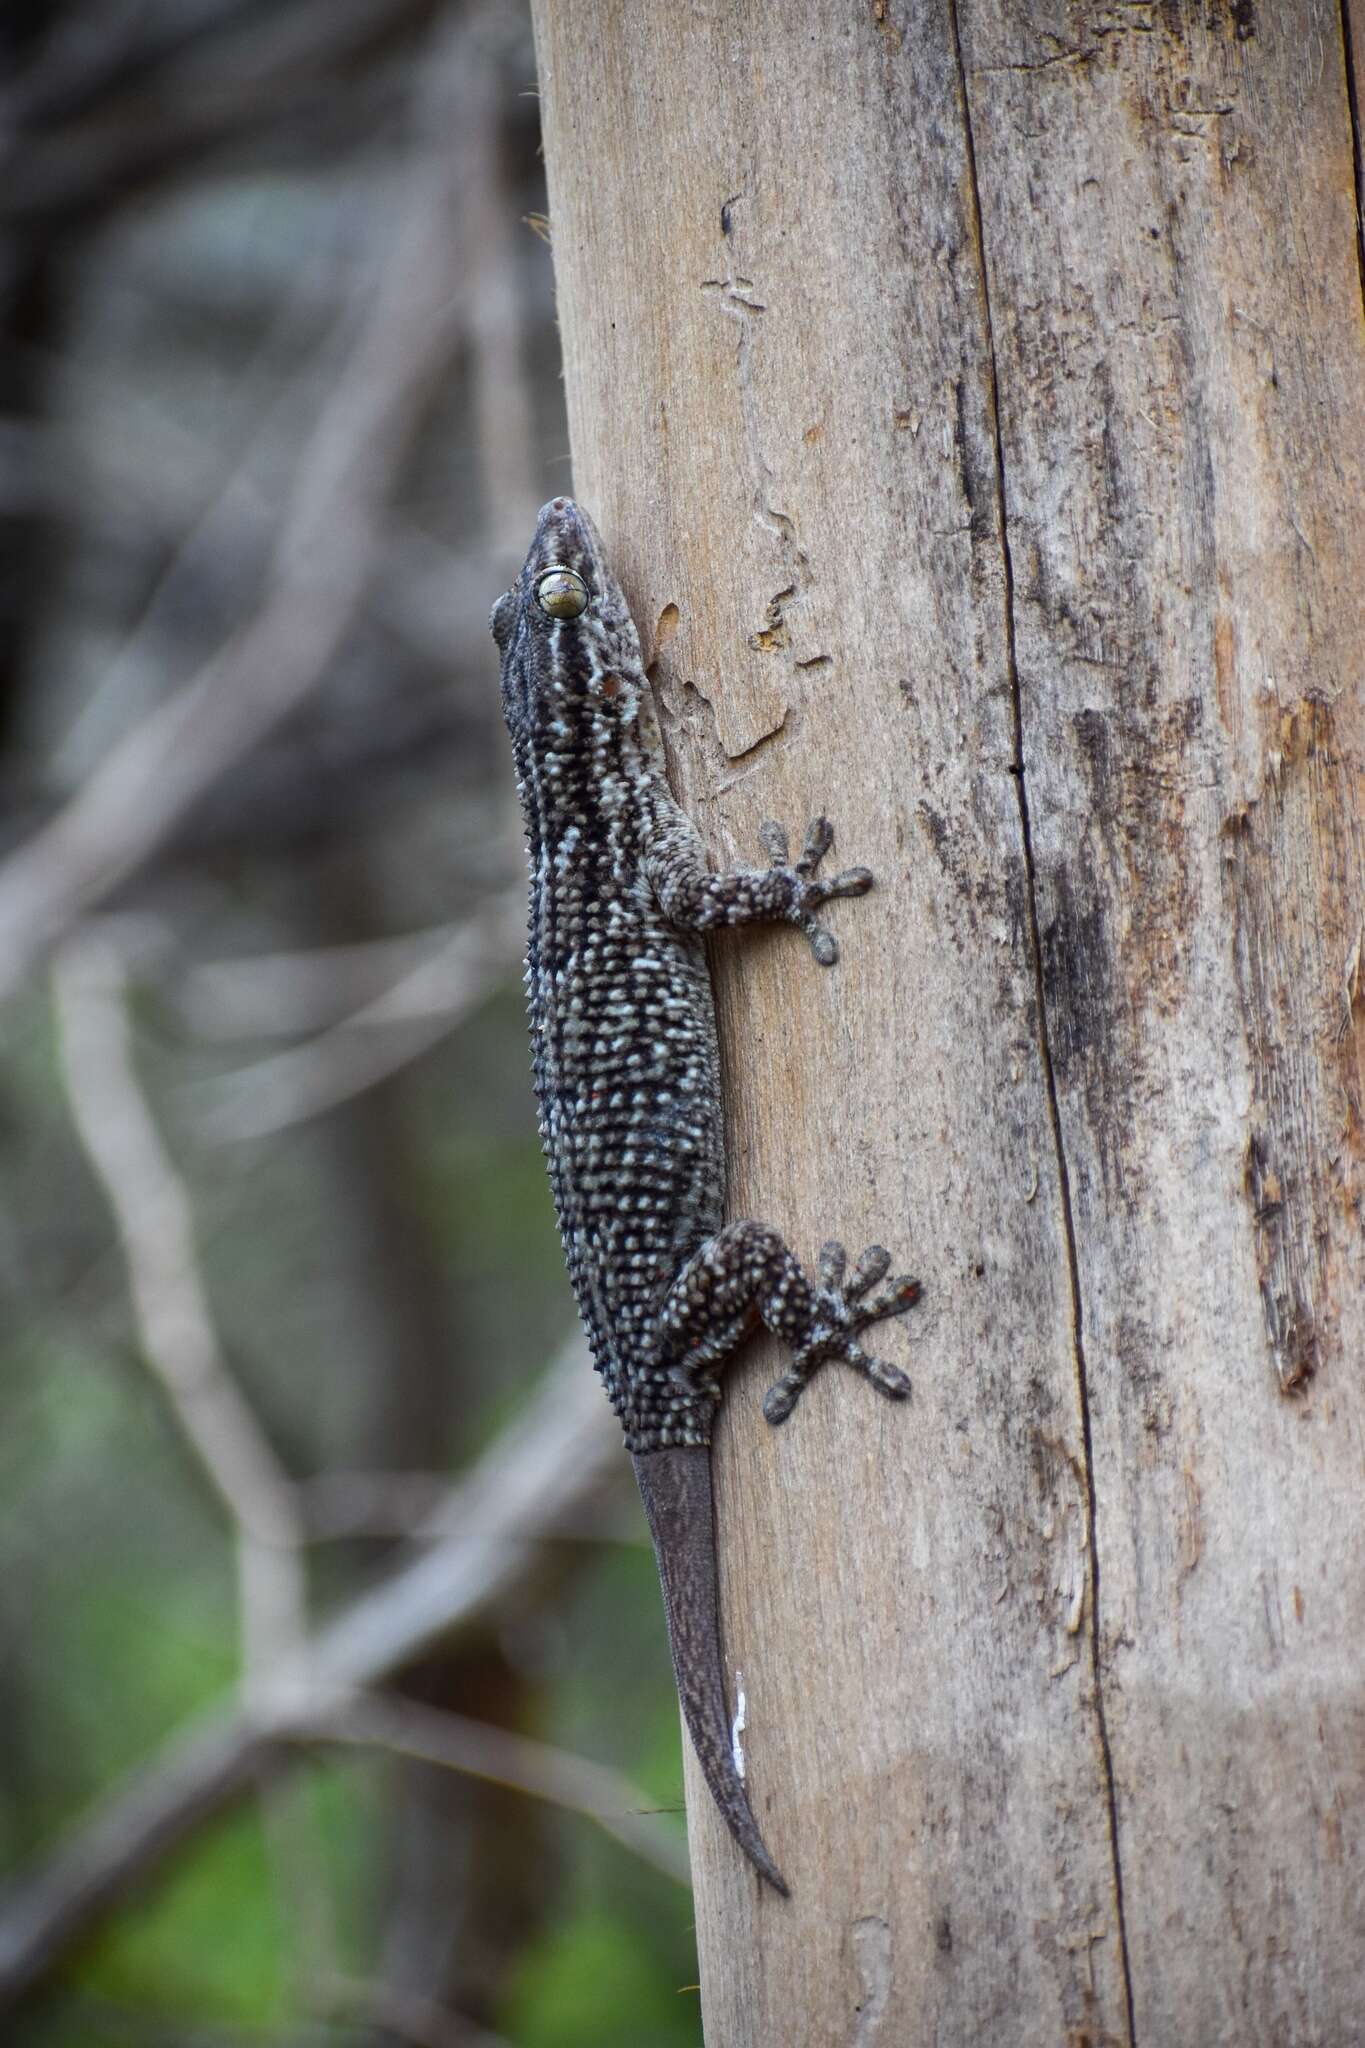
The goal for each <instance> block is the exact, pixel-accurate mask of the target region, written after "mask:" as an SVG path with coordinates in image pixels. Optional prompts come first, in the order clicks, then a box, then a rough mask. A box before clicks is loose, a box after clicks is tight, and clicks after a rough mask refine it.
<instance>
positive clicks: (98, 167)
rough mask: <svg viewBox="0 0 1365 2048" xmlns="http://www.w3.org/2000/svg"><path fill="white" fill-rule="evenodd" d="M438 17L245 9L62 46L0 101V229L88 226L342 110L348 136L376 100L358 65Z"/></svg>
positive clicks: (426, 9)
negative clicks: (2, 141) (368, 96)
mask: <svg viewBox="0 0 1365 2048" xmlns="http://www.w3.org/2000/svg"><path fill="white" fill-rule="evenodd" d="M437 4H438V0H295V4H293V5H292V6H279V5H277V6H275V7H274V8H266V7H262V6H257V5H252V4H250V0H247V4H242V5H238V6H236V7H233V8H230V9H229V8H225V9H223V10H221V12H220V13H219V14H218V16H217V19H216V20H214V21H212V22H210V23H207V24H205V23H204V22H203V21H202V20H201V21H200V22H198V23H196V24H195V25H194V26H193V28H192V29H191V30H190V31H189V32H188V33H185V32H184V31H183V30H182V31H181V32H180V33H177V32H176V28H175V24H174V23H173V22H172V23H171V24H170V25H169V28H168V27H167V25H166V24H165V23H164V22H163V23H162V24H160V26H159V30H158V29H156V28H154V30H153V33H152V34H150V35H149V34H147V33H146V31H145V29H144V27H143V24H142V22H141V21H140V20H139V19H138V16H139V15H141V14H142V12H143V10H141V9H134V10H132V21H133V27H132V32H131V33H130V34H128V35H127V36H126V37H125V38H124V39H123V40H122V41H121V42H120V41H119V40H118V39H116V38H114V37H110V38H108V39H106V41H105V42H104V44H103V47H101V46H100V45H99V44H98V43H96V42H95V41H94V40H93V39H90V38H87V39H86V40H85V42H84V43H80V42H78V41H77V39H75V38H72V37H68V45H69V47H67V48H66V49H62V48H60V47H59V48H58V49H57V50H56V51H55V52H54V51H45V52H44V55H43V57H42V58H40V59H39V60H38V61H37V62H36V63H35V65H34V66H33V67H32V68H31V70H30V71H29V73H28V74H26V75H25V76H23V77H21V78H19V79H16V80H15V81H14V83H13V85H12V86H11V88H10V90H9V91H8V92H7V93H6V94H5V95H4V98H3V99H2V100H0V124H2V125H3V129H4V132H5V133H6V135H7V136H9V137H10V138H12V140H11V146H10V149H9V151H8V153H7V155H6V157H5V158H4V159H2V160H0V162H2V163H3V176H0V220H4V221H5V222H6V223H7V224H18V223H23V224H25V225H33V226H37V225H40V224H41V225H43V226H48V225H50V224H53V223H69V222H73V221H75V222H81V221H84V220H85V219H88V218H90V217H93V216H96V215H99V214H102V213H106V212H108V211H109V209H110V208H111V207H113V206H117V205H119V204H121V203H122V202H124V201H125V200H126V199H127V198H128V197H129V196H130V195H131V194H132V193H134V192H136V191H138V190H139V189H142V188H145V187H146V186H148V185H150V184H154V183H156V182H157V181H158V180H159V179H161V178H164V177H166V176H168V175H170V174H172V173H174V174H178V175H183V174H184V173H185V172H186V171H187V170H189V169H192V168H193V166H194V165H195V164H196V163H197V162H198V161H199V160H200V159H202V158H203V157H205V156H208V155H210V154H211V153H213V152H214V151H216V150H220V149H223V148H225V147H227V146H229V145H231V144H233V143H235V142H238V141H240V140H245V139H247V138H250V139H251V140H252V141H253V142H256V143H259V141H260V140H261V138H262V136H263V134H265V133H268V132H269V131H271V130H279V131H281V132H282V133H283V134H284V135H286V136H288V137H289V139H290V140H295V141H296V140H297V136H298V131H299V129H300V128H301V127H302V126H303V125H304V124H306V123H312V124H317V123H321V124H322V125H323V126H324V127H327V126H334V125H335V124H336V121H337V116H338V113H339V112H340V111H341V110H342V109H344V110H345V111H346V113H347V114H348V115H349V117H350V123H351V127H352V132H353V131H354V124H355V118H356V113H357V109H356V106H355V100H356V98H357V96H359V95H363V94H365V93H366V92H368V91H369V90H370V89H371V88H370V84H369V74H368V73H367V71H366V69H363V68H358V67H361V66H362V60H364V59H365V58H366V57H367V56H368V55H369V54H370V53H371V52H372V51H373V50H375V49H376V48H377V47H378V46H379V45H380V44H382V43H383V42H385V41H388V40H392V39H394V38H395V37H397V36H399V35H401V34H402V33H404V32H405V31H407V30H410V29H412V28H414V27H416V26H419V25H420V24H421V22H422V21H423V20H425V19H426V18H427V17H429V16H430V15H432V13H433V12H434V11H435V9H436V6H437ZM371 69H372V67H371ZM346 83H350V85H351V88H352V89H351V92H350V93H349V94H345V95H343V94H342V92H341V87H342V86H343V85H344V84H346Z"/></svg>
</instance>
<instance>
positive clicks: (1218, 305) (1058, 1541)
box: [536, 0, 1365, 2048]
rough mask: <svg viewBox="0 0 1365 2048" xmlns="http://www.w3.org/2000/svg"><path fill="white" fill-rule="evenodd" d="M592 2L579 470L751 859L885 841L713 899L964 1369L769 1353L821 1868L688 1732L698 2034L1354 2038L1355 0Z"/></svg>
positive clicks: (1360, 1605) (773, 1527) (849, 1200)
mask: <svg viewBox="0 0 1365 2048" xmlns="http://www.w3.org/2000/svg"><path fill="white" fill-rule="evenodd" d="M536 11H537V35H538V43H539V50H540V59H541V93H542V98H543V103H544V116H545V132H546V151H547V163H548V168H549V174H550V183H551V216H552V227H553V234H554V247H555V261H556V270H557V276H558V283H559V293H560V314H561V323H562V328H563V338H564V349H565V368H566V379H567V389H568V399H569V412H570V421H571V431H572V440H573V457H574V486H575V489H576V490H577V492H578V494H579V495H580V496H581V497H582V498H583V500H584V502H585V503H586V504H587V505H588V506H589V507H590V509H592V510H593V512H594V513H595V514H596V515H597V516H598V518H599V521H600V523H601V525H602V527H603V530H604V532H605V534H606V536H607V539H608V541H609V543H610V544H611V545H612V546H613V547H614V549H615V552H616V556H617V560H618V564H619V566H620V568H621V571H622V574H623V579H624V581H625V582H626V585H627V588H628V590H629V591H630V593H631V595H632V598H633V600H634V602H635V604H636V606H637V617H638V619H639V621H640V625H641V630H642V636H643V638H644V641H645V645H646V651H647V654H648V653H649V652H650V651H651V650H654V651H655V652H656V653H657V669H656V678H657V684H658V689H659V694H660V698H661V706H662V711H663V719H664V726H665V732H666V737H667V742H668V746H669V750H670V757H671V761H672V765H673V768H674V772H675V775H676V779H677V785H678V787H679V790H680V793H681V794H682V795H683V797H684V799H685V801H686V802H687V803H688V805H689V807H690V809H691V810H692V812H693V814H694V816H696V817H697V819H698V821H699V823H700V824H701V826H702V829H703V831H704V833H705V834H706V836H707V839H708V842H709V844H710V846H711V847H712V849H713V853H714V855H715V857H716V859H717V861H718V862H721V861H730V860H733V859H735V858H737V857H747V856H749V855H751V854H752V853H753V851H754V848H755V845H756V833H757V827H758V824H759V821H760V820H761V819H762V818H764V817H766V816H777V817H780V818H783V819H784V820H786V821H787V822H788V823H789V824H790V825H791V826H792V827H793V828H794V829H799V827H800V826H801V825H802V824H803V823H804V821H805V819H806V817H807V816H808V815H809V814H810V813H812V812H813V811H815V810H816V809H819V808H822V807H823V808H828V809H829V810H830V812H831V814H832V815H833V817H834V820H835V824H836V827H837V830H838V834H839V838H838V845H837V849H836V853H837V855H838V856H841V857H842V858H843V859H844V860H847V861H866V862H867V863H868V864H869V865H870V866H871V867H873V868H874V869H875V871H876V873H877V876H878V881H879V887H878V889H877V891H876V893H875V894H874V895H873V896H872V897H870V898H868V899H867V900H866V901H865V902H863V903H860V904H849V905H843V906H839V908H838V910H837V912H836V916H835V923H836V927H837V930H838V933H839V936H840V939H841V942H842V944H843V958H842V960H841V962H840V964H839V966H838V967H837V968H835V969H834V970H833V971H832V972H830V973H829V974H821V973H820V971H819V970H818V969H816V968H815V967H814V966H813V965H812V963H811V961H810V959H809V957H808V955H807V954H806V952H805V949H804V948H803V946H802V945H801V943H800V942H799V941H798V940H797V939H796V937H795V936H794V935H791V934H779V935H772V936H762V937H748V938H742V937H741V938H732V939H731V940H730V941H729V942H728V943H726V944H724V945H722V946H718V947H717V951H716V958H717V962H718V967H719V986H720V998H721V1010H722V1030H723V1035H724V1045H725V1055H726V1060H727V1065H728V1075H729V1084H730V1093H729V1113H730V1137H731V1145H732V1175H731V1183H732V1184H731V1192H730V1211H731V1213H732V1214H736V1215H739V1214H758V1215H760V1216H763V1217H765V1218H767V1219H769V1220H771V1221H773V1222H775V1223H777V1224H779V1225H781V1226H782V1227H784V1228H785V1229H786V1230H787V1231H788V1232H789V1233H790V1235H791V1238H792V1241H793V1243H794V1245H795V1247H796V1249H797V1250H798V1251H799V1252H800V1253H802V1254H803V1255H804V1256H806V1257H807V1258H810V1257H812V1256H813V1255H814V1252H815V1250H816V1247H817V1245H818V1244H819V1242H820V1240H821V1239H822V1238H823V1237H824V1236H826V1235H829V1234H833V1233H835V1232H837V1233H838V1234H839V1235H841V1236H844V1237H846V1239H847V1240H848V1241H849V1243H850V1245H851V1247H852V1248H853V1249H857V1248H859V1247H860V1246H861V1245H862V1244H863V1243H865V1242H867V1241H868V1240H869V1239H872V1238H880V1239H883V1240H884V1241H886V1242H887V1243H888V1244H889V1245H890V1246H891V1247H892V1249H893V1251H894V1252H895V1253H896V1254H897V1255H898V1257H901V1256H904V1257H907V1258H908V1260H909V1263H910V1264H911V1266H912V1268H913V1269H914V1270H916V1271H919V1272H920V1273H921V1274H922V1275H923V1276H924V1278H925V1279H926V1281H927V1283H928V1294H927V1297H926V1305H925V1307H924V1308H922V1309H921V1310H919V1311H918V1312H917V1316H916V1317H915V1318H914V1319H912V1320H911V1321H910V1322H908V1323H907V1324H905V1325H903V1326H902V1327H901V1328H900V1329H899V1330H895V1329H893V1330H892V1331H891V1332H890V1333H889V1334H888V1335H887V1337H886V1339H885V1342H884V1348H885V1350H886V1352H887V1354H888V1355H889V1356H893V1357H895V1358H897V1359H899V1360H901V1361H902V1362H905V1363H908V1365H909V1367H910V1369H911V1371H912V1373H913V1374H914V1377H915V1381H916V1393H915V1400H914V1403H913V1405H912V1407H911V1408H910V1409H909V1410H908V1411H907V1410H906V1409H896V1408H892V1407H890V1406H884V1405H881V1404H879V1403H877V1402H876V1401H875V1400H874V1398H873V1397H872V1395H871V1394H870V1392H869V1391H868V1390H867V1389H866V1388H865V1387H863V1386H861V1385H859V1384H856V1383H853V1382H851V1381H849V1380H848V1379H843V1380H837V1381H836V1380H835V1379H834V1378H833V1377H831V1376H829V1375H826V1376H825V1377H824V1378H823V1379H822V1380H821V1381H819V1382H818V1383H817V1384H816V1386H815V1387H814V1388H813V1389H812V1391H811V1393H810V1394H809V1395H808V1396H807V1398H806V1400H805V1402H804V1403H803V1405H802V1407H801V1408H800V1409H799V1410H798V1412H797V1415H796V1416H795V1417H794V1418H793V1420H792V1422H791V1423H790V1424H788V1425H787V1427H786V1428H785V1429H784V1430H782V1431H781V1432H773V1431H770V1430H769V1429H768V1428H767V1427H766V1425H765V1424H764V1423H763V1421H762V1418H761V1416H760V1414H759V1412H758V1396H759V1393H760V1391H761V1388H762V1386H763V1385H764V1384H766V1379H765V1375H767V1376H768V1377H771V1376H772V1372H773V1369H774V1367H775V1365H776V1354H775V1353H773V1352H772V1351H771V1350H770V1349H768V1348H764V1347H755V1356H754V1357H753V1358H752V1359H751V1360H750V1362H749V1363H748V1364H747V1365H746V1366H745V1367H744V1368H742V1369H741V1370H740V1371H738V1372H737V1373H735V1374H734V1375H733V1376H732V1378H731V1380H730V1382H729V1386H730V1401H729V1404H728V1407H727V1411H726V1415H725V1418H724V1422H723V1426H722V1429H721V1432H720V1437H719V1441H718V1446H717V1485H718V1495H719V1524H720V1535H721V1541H722V1547H723V1552H724V1566H723V1569H724V1574H725V1583H724V1588H723V1602H724V1610H725V1614H726V1627H727V1644H728V1650H729V1656H730V1662H731V1665H732V1667H734V1668H735V1669H737V1670H738V1671H741V1672H742V1673H743V1683H744V1690H745V1694H746V1699H747V1711H748V1726H747V1730H746V1745H747V1754H748V1759H749V1769H750V1776H751V1783H752V1786H753V1790H754V1795H755V1800H756V1808H757V1811H758V1813H759V1816H760V1819H761V1821H762V1823H763V1826H764V1829H765V1832H766V1834H767V1836H768V1840H769V1842H770V1845H771V1847H772V1849H773V1851H774V1853H775V1855H776V1856H777V1859H778V1861H779V1862H780V1863H781V1864H782V1866H783V1868H784V1870H785V1871H786V1873H787V1876H788V1877H789V1879H790V1880H791V1882H792V1886H793V1890H794V1898H793V1900H792V1901H791V1903H790V1904H784V1903H783V1902H782V1901H781V1900H779V1899H777V1898H776V1897H774V1896H771V1895H767V1894H764V1893H761V1892H759V1890H758V1889H757V1887H756V1884H755V1881H754V1879H753V1878H752V1876H751V1875H750V1874H749V1873H748V1872H747V1871H746V1869H745V1868H744V1866H743V1865H742V1863H741V1861H740V1859H739V1857H738V1856H737V1854H736V1853H735V1851H734V1849H733V1846H732V1845H731V1843H730V1842H729V1840H728V1838H727V1837H726V1836H725V1834H724V1832H723V1830H722V1828H721V1826H720V1824H719V1823H718V1822H717V1821H716V1819H715V1817H714V1816H713V1814H712V1812H711V1810H710V1806H709V1803H708V1801H707V1798H706V1794H705V1792H704V1789H702V1788H701V1786H700V1782H699V1780H695V1781H693V1780H691V1779H690V1780H689V1808H690V1814H691V1828H692V1843H693V1852H694V1859H695V1865H696V1879H697V1921H698V1937H699V1944H700V1952H701V1970H702V1986H703V2007H704V2011H705V2015H706V2021H707V2038H708V2041H709V2042H710V2043H711V2044H712V2048H717V2044H723V2048H731V2044H748V2043H753V2044H758V2043H762V2044H769V2043H772V2044H782V2048H789V2044H791V2048H795V2044H802V2043H810V2044H812V2048H814V2044H820V2048H823V2044H826V2043H832V2042H848V2043H850V2044H856V2048H874V2044H876V2048H891V2044H896V2048H900V2044H901V2043H911V2042H914V2043H918V2042H942V2043H945V2044H956V2043H960V2042H968V2041H970V2042H973V2043H995V2042H999V2043H1002V2044H1006V2043H1007V2044H1010V2048H1017V2044H1027V2043H1034V2042H1037V2043H1048V2044H1053V2043H1063V2042H1065V2043H1071V2044H1080V2043H1082V2042H1085V2043H1090V2044H1099V2043H1101V2042H1126V2041H1128V2040H1129V2039H1130V2038H1131V2039H1134V2040H1137V2041H1142V2042H1145V2043H1159V2044H1161V2048H1169V2044H1180V2043H1186V2042H1188V2043H1191V2044H1200V2048H1204V2044H1210V2043H1216V2042H1223V2041H1226V2042H1236V2043H1238V2044H1243V2043H1259V2042H1267V2043H1269V2042H1276V2043H1293V2044H1301V2043H1312V2042H1320V2043H1322V2044H1324V2048H1326V2044H1328V2043H1334V2042H1338V2041H1345V2040H1349V2039H1351V2038H1352V2033H1351V2029H1352V2028H1355V2027H1357V2026H1358V2024H1359V2016H1360V2014H1361V2012H1362V2011H1365V1881H1363V1879H1365V1872H1363V1871H1362V1846H1361V1832H1362V1816H1363V1813H1365V1647H1363V1646H1365V1542H1363V1541H1362V1535H1361V1526H1362V1490H1363V1485H1365V1455H1363V1452H1365V1430H1363V1428H1362V1425H1363V1424H1365V1388H1363V1384H1362V1363H1363V1362H1365V1288H1363V1283H1365V1256H1363V1255H1362V1239H1361V1216H1360V1193H1361V1185H1360V1167H1361V1152H1362V1146H1363V1145H1365V1124H1363V1123H1362V1105H1361V1079H1362V1076H1361V1051H1362V1048H1361V1020H1362V1010H1361V997H1360V960H1361V931H1362V919H1365V890H1362V880H1363V879H1365V873H1363V870H1365V832H1363V831H1362V820H1361V795H1362V779H1361V774H1362V758H1363V756H1362V721H1363V720H1365V616H1362V591H1365V513H1363V510H1362V508H1363V506H1365V493H1363V492H1362V485H1363V484H1365V474H1363V473H1362V451H1363V450H1365V336H1363V331H1362V298H1361V272H1360V268H1359V265H1358V259H1357V249H1356V240H1355V233H1354V213H1353V163H1352V137H1351V125H1350V115H1349V110H1348V104H1347V93H1346V82H1345V68H1344V61H1343V32H1342V18H1341V16H1340V14H1339V13H1338V11H1337V9H1336V8H1335V7H1328V6H1326V5H1322V4H1311V0H1286V4H1277V5H1276V6H1275V7H1273V8H1272V7H1271V6H1269V5H1268V4H1257V5H1254V6H1253V5H1251V4H1239V5H1235V6H1221V5H1220V6H1216V7H1213V8H1210V9H1205V8H1203V7H1200V8H1198V9H1196V8H1194V7H1185V6H1176V5H1169V6H1165V5H1155V4H1154V5H1152V6H1150V7H1145V6H1131V5H1124V6H1112V5H1106V6H1077V5H1074V4H1066V0H1040V4H1038V5H1031V6H1029V7H1027V8H1019V7H1017V6H1010V5H1008V4H1007V0H980V4H972V5H970V6H968V5H963V6H962V7H960V8H959V9H958V10H957V14H956V15H955V14H954V10H953V9H952V7H951V6H949V5H947V4H944V0H924V4H922V5H917V6H911V5H906V4H904V0H884V4H883V0H868V4H866V5H854V4H847V5H839V6H828V5H823V4H816V0H802V4H799V5H793V6H790V7H771V6H769V7H767V8H759V7H757V6H745V5H742V4H738V0H716V4H713V5H711V6H706V7H704V6H701V5H698V6H695V7H689V8H686V9H672V8H668V9H663V8H643V7H633V6H629V5H626V4H625V0H615V4H607V0H594V4H588V0H579V4H575V5H568V4H566V0H537V10H536ZM1357 11H1358V10H1357ZM1357 41H1359V29H1357ZM1356 56H1357V60H1359V57H1360V51H1359V50H1358V49H1357V51H1356ZM983 252H984V254H983ZM997 387H998V392H999V420H998V429H999V431H998V437H997V420H996V391H997ZM1016 717H1017V718H1018V721H1019V734H1020V735H1021V737H1022V753H1023V759H1024V763H1025V766H1026V771H1027V772H1026V776H1025V778H1024V785H1023V787H1024V791H1025V792H1026V801H1027V818H1028V826H1029V834H1030V837H1031V856H1030V850H1029V844H1028V843H1027V842H1026V835H1025V829H1024V814H1023V811H1022V809H1021V801H1020V784H1019V780H1018V778H1017V777H1016V776H1015V775H1014V774H1012V773H1011V768H1012V765H1013V763H1014V760H1015V749H1016ZM1035 870H1036V872H1035ZM1040 982H1041V986H1042V989H1043V992H1044V1008H1043V1013H1042V1022H1044V1023H1045V1029H1043V1028H1041V1024H1040V1014H1039V1008H1038V1003H1037V1000H1036V997H1037V991H1038V987H1039V985H1040ZM1054 1083H1055V1095H1054V1087H1053V1084H1054ZM1073 1242H1074V1284H1073V1266H1072V1244H1073ZM1092 1527H1093V1542H1092V1540H1091V1536H1092ZM1130 2004H1131V2015H1130Z"/></svg>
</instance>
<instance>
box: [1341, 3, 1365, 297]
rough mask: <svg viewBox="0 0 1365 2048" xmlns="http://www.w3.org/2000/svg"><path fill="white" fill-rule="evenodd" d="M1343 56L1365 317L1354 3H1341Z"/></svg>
mask: <svg viewBox="0 0 1365 2048" xmlns="http://www.w3.org/2000/svg"><path fill="white" fill-rule="evenodd" d="M1341 54H1342V57H1343V59H1344V61H1345V65H1346V106H1347V110H1348V112H1349V114H1350V119H1351V157H1352V161H1353V162H1354V164H1355V172H1356V268H1357V269H1358V270H1359V272H1360V310H1361V314H1362V316H1365V145H1363V144H1362V141H1361V134H1360V99H1359V95H1358V93H1357V91H1356V53H1355V47H1354V45H1353V43H1352V41H1351V0H1341Z"/></svg>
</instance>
